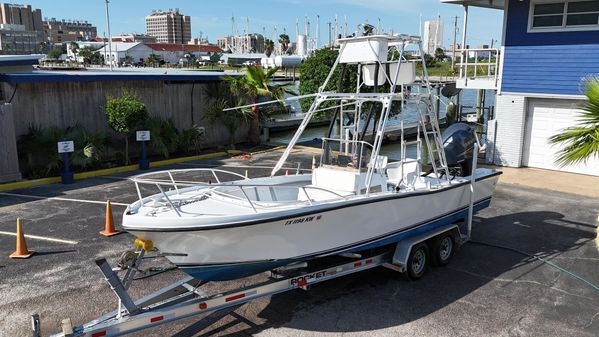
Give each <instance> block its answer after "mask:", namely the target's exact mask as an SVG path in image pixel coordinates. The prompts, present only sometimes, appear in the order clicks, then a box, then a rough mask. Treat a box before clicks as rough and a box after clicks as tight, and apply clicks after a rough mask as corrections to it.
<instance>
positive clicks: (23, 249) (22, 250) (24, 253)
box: [9, 218, 35, 259]
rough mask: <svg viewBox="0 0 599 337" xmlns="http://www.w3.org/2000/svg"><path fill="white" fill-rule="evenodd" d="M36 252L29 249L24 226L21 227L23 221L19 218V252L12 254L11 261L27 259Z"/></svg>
mask: <svg viewBox="0 0 599 337" xmlns="http://www.w3.org/2000/svg"><path fill="white" fill-rule="evenodd" d="M34 253H35V252H34V251H31V250H28V249H27V242H25V234H24V233H23V226H22V225H21V219H19V218H17V250H15V252H14V253H12V254H10V256H9V257H10V258H11V259H27V258H29V257H30V256H31V255H33V254H34Z"/></svg>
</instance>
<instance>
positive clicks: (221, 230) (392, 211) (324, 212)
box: [125, 172, 499, 281]
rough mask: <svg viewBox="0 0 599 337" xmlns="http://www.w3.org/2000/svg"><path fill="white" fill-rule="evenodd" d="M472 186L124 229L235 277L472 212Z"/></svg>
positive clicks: (491, 179) (208, 271) (484, 197)
mask: <svg viewBox="0 0 599 337" xmlns="http://www.w3.org/2000/svg"><path fill="white" fill-rule="evenodd" d="M498 174H499V173H496V172H495V173H493V174H488V175H486V176H482V177H478V179H477V184H476V189H475V210H480V209H482V208H485V207H487V206H488V205H489V203H490V200H491V195H492V193H493V191H494V188H495V184H496V182H497V179H498ZM469 200H470V185H469V184H467V183H459V184H455V185H452V186H450V187H445V188H441V189H438V190H429V191H424V192H409V193H384V194H381V195H379V196H372V195H371V196H369V197H363V198H354V199H351V200H343V201H339V202H334V203H328V204H325V205H314V206H310V207H303V208H301V209H297V210H287V211H286V212H284V213H283V214H271V215H270V218H266V219H257V220H255V221H253V222H243V223H228V224H215V225H213V226H202V227H197V228H171V229H168V230H165V229H160V230H155V231H154V230H152V229H140V228H135V227H133V226H125V229H127V230H128V231H129V232H131V233H133V234H135V235H136V236H138V237H140V238H142V239H146V240H152V241H153V242H154V244H155V245H156V247H158V249H159V250H160V251H161V252H162V253H164V254H165V255H167V257H168V259H169V260H170V261H171V262H173V263H174V264H175V265H177V266H178V267H179V268H181V269H182V270H183V271H185V272H186V273H188V274H190V275H191V276H193V277H195V278H198V279H201V280H206V281H214V280H229V279H236V278H241V277H245V276H248V275H252V274H256V273H259V272H262V271H265V270H269V269H272V268H275V267H278V266H283V265H286V264H289V263H293V262H295V261H305V260H309V259H313V258H317V257H322V256H327V255H334V254H339V253H342V252H356V251H361V250H365V249H370V248H376V247H380V246H385V245H388V244H392V243H395V242H398V241H400V240H402V239H403V238H405V237H407V236H410V235H418V234H419V233H422V232H425V231H428V230H431V229H433V228H436V227H440V226H443V225H446V224H450V223H455V222H457V221H459V220H460V219H463V218H465V217H467V214H468V204H469Z"/></svg>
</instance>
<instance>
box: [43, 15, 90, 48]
mask: <svg viewBox="0 0 599 337" xmlns="http://www.w3.org/2000/svg"><path fill="white" fill-rule="evenodd" d="M43 25H44V40H45V41H47V42H50V43H63V42H69V41H90V40H93V39H95V38H96V36H97V35H98V31H97V28H96V27H95V26H93V25H92V24H91V23H88V22H87V21H71V20H68V21H67V20H64V19H63V20H57V19H55V18H51V19H49V20H44V22H43Z"/></svg>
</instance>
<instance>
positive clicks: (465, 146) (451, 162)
mask: <svg viewBox="0 0 599 337" xmlns="http://www.w3.org/2000/svg"><path fill="white" fill-rule="evenodd" d="M441 138H442V139H443V149H444V150H445V158H446V159H447V166H448V167H449V170H450V172H452V173H453V175H454V176H460V177H466V176H469V175H470V174H471V173H472V158H473V156H474V153H473V152H474V144H475V143H476V142H477V137H476V131H474V128H472V127H471V126H470V125H468V124H466V123H455V124H452V125H451V126H449V127H448V128H447V129H445V131H443V134H442V136H441Z"/></svg>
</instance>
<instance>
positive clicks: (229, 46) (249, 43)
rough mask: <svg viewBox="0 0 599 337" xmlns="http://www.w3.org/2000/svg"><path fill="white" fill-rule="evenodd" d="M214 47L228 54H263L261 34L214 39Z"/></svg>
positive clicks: (262, 37)
mask: <svg viewBox="0 0 599 337" xmlns="http://www.w3.org/2000/svg"><path fill="white" fill-rule="evenodd" d="M216 45H217V46H218V47H219V48H221V49H222V50H224V51H226V52H230V53H240V54H246V53H263V52H264V36H262V34H242V35H234V36H224V37H219V38H218V39H216Z"/></svg>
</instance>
